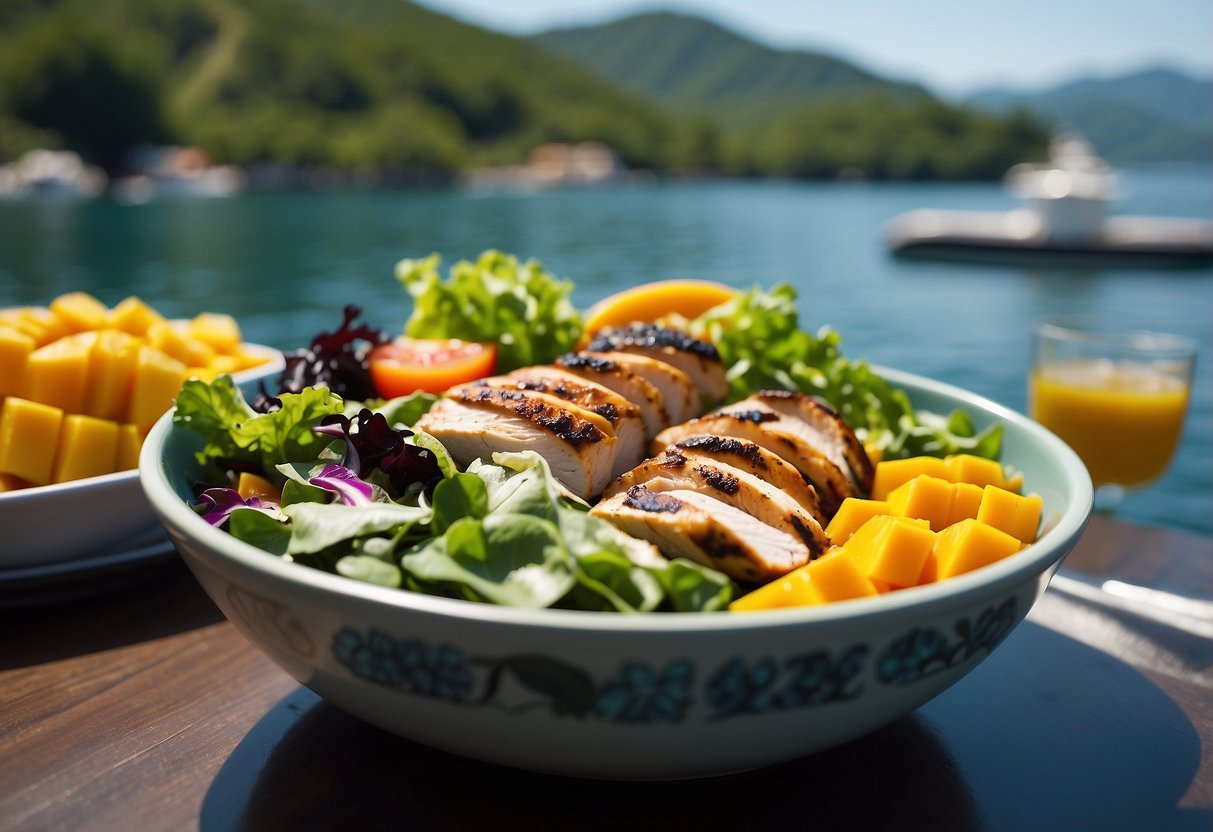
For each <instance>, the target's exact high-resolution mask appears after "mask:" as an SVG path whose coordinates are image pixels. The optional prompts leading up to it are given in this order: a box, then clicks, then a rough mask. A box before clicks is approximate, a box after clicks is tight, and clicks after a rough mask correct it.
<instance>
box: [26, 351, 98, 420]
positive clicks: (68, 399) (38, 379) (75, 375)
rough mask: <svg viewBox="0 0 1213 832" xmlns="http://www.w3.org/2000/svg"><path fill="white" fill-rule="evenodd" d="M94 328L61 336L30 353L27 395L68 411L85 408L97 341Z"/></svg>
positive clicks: (29, 397) (76, 411)
mask: <svg viewBox="0 0 1213 832" xmlns="http://www.w3.org/2000/svg"><path fill="white" fill-rule="evenodd" d="M96 339H97V334H96V333H94V332H82V333H79V334H77V335H71V336H67V337H65V338H60V339H59V340H58V341H54V342H52V343H50V344H47V345H46V346H44V347H39V348H38V349H36V350H34V351H33V352H32V353H30V357H29V364H28V365H27V369H26V384H25V398H27V399H31V400H33V401H36V402H41V403H42V404H49V405H51V406H53V407H57V408H59V409H60V410H63V411H65V412H67V413H80V412H82V411H83V410H84V398H85V392H86V389H87V380H88V356H89V352H90V350H91V349H92V346H93V342H94V341H96Z"/></svg>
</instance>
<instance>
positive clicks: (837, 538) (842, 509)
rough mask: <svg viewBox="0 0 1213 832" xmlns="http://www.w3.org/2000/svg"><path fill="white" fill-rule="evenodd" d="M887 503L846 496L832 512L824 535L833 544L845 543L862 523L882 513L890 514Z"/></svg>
mask: <svg viewBox="0 0 1213 832" xmlns="http://www.w3.org/2000/svg"><path fill="white" fill-rule="evenodd" d="M892 513H893V512H892V510H891V509H890V508H889V504H888V503H886V502H884V501H883V500H863V499H860V498H859V497H847V498H846V499H845V500H843V501H842V505H840V506H839V507H838V511H836V512H834V516H833V517H832V518H830V522H829V524H828V525H827V526H826V537H828V538H829V539H830V543H831V544H833V545H835V546H841V545H842V544H844V543H846V542H847V540H848V539H849V538H850V537H851V535H853V534H855V531H856V529H858V528H859V527H860V526H862V525H863V524H864V523H866V522H868V521H869V520H871V519H872V518H873V517H877V516H879V515H882V514H892Z"/></svg>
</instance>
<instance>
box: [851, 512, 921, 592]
mask: <svg viewBox="0 0 1213 832" xmlns="http://www.w3.org/2000/svg"><path fill="white" fill-rule="evenodd" d="M934 545H935V532H933V531H931V529H930V528H929V527H928V526H927V524H926V523H924V522H923V521H921V520H917V521H916V520H913V519H908V518H905V517H894V516H892V515H887V514H886V515H882V516H880V517H873V518H872V519H871V520H869V521H868V522H866V523H864V524H863V526H862V527H861V528H860V529H859V531H857V532H856V533H855V534H854V536H852V537H851V539H850V540H849V541H847V544H846V545H845V546H844V547H843V550H842V553H841V554H842V555H843V556H845V557H848V558H850V559H851V560H852V561H853V562H854V563H855V565H856V566H857V567H859V571H860V572H861V573H862V574H863V575H864V576H866V577H867V578H869V579H871V580H874V581H880V582H883V583H885V584H888V585H889V586H890V587H906V586H914V585H916V584H917V583H918V577H919V575H921V574H922V568H923V566H924V565H925V564H926V561H927V558H928V557H930V555H931V551H932V549H933V547H934Z"/></svg>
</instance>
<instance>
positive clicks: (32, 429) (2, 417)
mask: <svg viewBox="0 0 1213 832" xmlns="http://www.w3.org/2000/svg"><path fill="white" fill-rule="evenodd" d="M62 424H63V411H62V410H60V409H59V408H57V407H52V406H51V405H48V404H42V403H40V402H33V401H30V400H28V399H21V398H17V397H16V396H9V397H8V398H7V399H5V400H4V405H3V409H0V471H4V472H5V473H8V474H12V475H14V476H17V477H20V478H21V479H23V480H27V481H28V482H30V483H32V484H33V485H47V484H48V483H50V481H51V474H52V473H53V471H54V466H55V450H56V448H57V447H58V446H59V427H60V426H61V425H62Z"/></svg>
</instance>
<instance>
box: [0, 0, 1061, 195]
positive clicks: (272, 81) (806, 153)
mask: <svg viewBox="0 0 1213 832" xmlns="http://www.w3.org/2000/svg"><path fill="white" fill-rule="evenodd" d="M642 22H645V24H646V26H647V27H648V34H647V35H644V37H643V38H642V45H641V47H640V50H639V53H637V52H635V51H634V50H635V49H636V47H635V45H631V46H627V49H630V50H633V51H632V52H628V53H626V55H625V59H626V57H627V55H630V56H631V57H632V58H633V59H634V61H635V63H636V66H637V68H644V71H645V73H646V77H647V78H648V80H647V81H646V82H645V83H646V89H645V92H646V93H647V96H640V95H638V94H636V93H635V92H633V91H631V90H632V89H634V88H635V85H634V84H632V83H626V84H621V83H619V82H618V81H617V80H612V79H611V78H608V77H604V75H603V74H602V72H601V70H600V69H595V68H593V67H592V66H587V65H585V64H584V63H582V61H584V60H585V56H584V55H583V54H581V52H580V51H578V56H577V58H578V60H576V61H575V60H574V59H573V58H571V57H569V56H568V55H567V54H559V53H554V52H552V51H550V50H549V49H547V48H542V47H540V46H539V45H538V44H537V43H535V42H533V41H530V40H527V39H521V38H515V37H509V36H506V35H501V34H496V33H492V32H489V31H486V30H483V29H479V28H477V27H474V26H469V25H466V24H463V23H460V22H458V21H455V20H453V19H451V18H449V17H446V16H443V15H440V14H437V13H435V12H432V11H429V10H427V9H425V8H422V7H420V6H418V5H415V4H413V3H409V2H406V1H405V0H3V2H0V162H4V161H7V160H9V159H12V158H14V157H16V156H17V155H19V154H20V153H21V152H23V151H24V150H27V149H29V148H32V147H39V146H42V147H59V148H68V149H73V150H76V151H78V152H80V153H81V154H82V155H83V156H84V157H85V158H86V159H87V160H89V161H92V162H96V163H99V164H101V165H103V166H105V167H106V168H107V169H109V170H110V171H111V172H113V171H117V170H119V169H121V167H122V164H123V160H124V159H125V158H126V156H127V154H128V152H129V150H130V149H131V148H132V147H134V146H136V145H139V144H143V143H175V144H191V145H198V146H200V147H202V148H203V149H205V150H206V151H208V152H209V153H210V155H211V156H212V157H213V158H214V159H215V160H216V161H217V162H230V163H237V164H246V165H247V164H255V163H287V164H289V165H296V166H302V167H312V166H315V167H323V168H328V169H336V170H341V171H346V172H347V173H349V174H351V175H358V174H360V173H362V172H365V173H366V174H368V176H370V177H374V178H377V179H378V180H379V181H383V180H387V181H417V180H423V179H427V178H430V179H432V178H435V177H438V178H441V177H444V176H446V175H449V174H451V173H452V172H455V171H458V170H461V169H465V168H469V167H477V166H485V165H499V164H511V163H517V162H519V161H521V160H522V159H523V158H525V156H526V154H527V153H528V152H529V151H530V150H531V149H532V148H533V147H535V146H536V145H538V144H541V143H544V142H552V141H565V142H579V141H585V140H591V139H594V140H599V141H602V142H605V143H606V144H609V145H611V146H612V147H614V148H615V149H616V150H617V151H618V152H619V154H620V156H621V157H622V159H623V160H624V162H625V163H626V164H628V165H629V166H631V167H640V168H651V169H655V170H658V171H687V170H690V171H699V172H713V171H724V172H726V173H736V174H746V175H790V176H804V177H830V176H834V175H836V174H838V173H839V172H840V171H844V170H846V171H848V172H855V173H858V174H860V175H865V176H871V177H878V178H917V179H931V178H988V177H996V176H999V175H1001V174H1002V172H1003V171H1004V170H1005V169H1006V168H1007V167H1008V166H1009V165H1010V164H1012V163H1013V162H1016V161H1020V160H1022V159H1024V158H1029V157H1031V156H1032V155H1034V154H1038V153H1040V152H1041V151H1043V148H1044V134H1043V132H1042V131H1041V130H1040V128H1039V127H1037V126H1036V125H1035V124H1034V123H1033V122H1031V121H1030V120H1029V119H1026V118H1024V117H1022V116H1021V115H1018V114H1012V115H1010V116H992V115H985V114H978V113H976V112H970V111H967V110H962V109H956V108H953V107H950V106H948V105H945V104H943V103H941V102H939V101H938V100H936V99H934V98H932V97H931V96H930V95H928V94H926V93H925V92H924V91H922V90H920V89H918V88H916V87H913V86H910V85H904V84H896V83H890V82H886V81H883V80H881V79H879V78H876V77H875V76H872V75H870V74H868V73H865V72H863V71H861V70H859V69H857V68H855V67H851V66H849V65H847V64H844V63H842V62H839V61H835V60H833V59H828V58H822V57H820V56H817V57H814V56H806V55H805V54H804V53H777V52H774V51H773V50H768V49H766V48H765V47H760V46H758V45H757V44H754V43H752V42H750V41H746V40H744V39H742V38H739V37H736V36H734V35H731V34H730V33H728V32H726V31H724V30H721V29H719V27H713V26H711V24H707V23H706V22H704V21H694V19H690V18H678V17H674V16H669V15H664V16H662V15H658V16H646V17H645V18H643V19H642ZM624 23H625V24H626V21H625V22H624ZM667 24H669V25H673V27H674V28H673V29H671V30H669V31H666V30H665V29H663V28H661V27H662V26H665V25H667ZM621 25H623V24H621ZM612 31H615V35H614V37H615V39H616V40H617V41H618V42H620V43H621V44H622V40H626V39H627V38H629V37H633V36H635V37H639V36H640V33H639V30H638V29H632V28H630V26H628V25H623V28H622V29H619V30H612ZM619 32H623V33H624V35H626V37H623V38H622V40H620V35H619ZM629 33H630V34H629ZM594 42H595V43H600V44H601V43H602V42H601V41H598V40H597V39H594ZM595 48H596V49H597V48H599V47H595ZM618 48H619V49H624V48H625V45H620V46H619V47H618ZM621 54H622V53H621ZM643 56H648V57H649V58H651V59H652V60H651V61H647V62H642V61H641V60H640V58H641V57H643ZM823 89H828V90H829V91H830V94H829V95H817V94H813V93H812V91H813V90H817V91H820V90H823ZM663 90H664V92H662V91H663ZM692 110H695V111H701V113H700V114H697V115H690V114H689V113H690V111H692ZM743 113H744V117H743Z"/></svg>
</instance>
